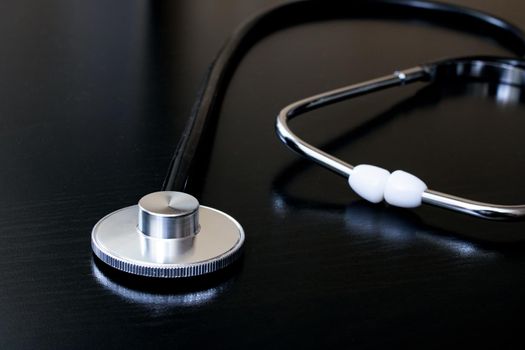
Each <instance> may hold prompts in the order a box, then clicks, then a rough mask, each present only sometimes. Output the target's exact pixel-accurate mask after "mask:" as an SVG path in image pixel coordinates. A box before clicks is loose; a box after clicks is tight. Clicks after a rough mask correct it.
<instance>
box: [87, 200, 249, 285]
mask: <svg viewBox="0 0 525 350" xmlns="http://www.w3.org/2000/svg"><path fill="white" fill-rule="evenodd" d="M138 212H139V206H138V205H133V206H131V207H127V208H123V209H120V210H117V211H115V212H113V213H111V214H109V215H107V216H106V217H104V218H102V219H101V220H100V221H99V222H98V223H97V224H96V225H95V227H94V228H93V231H92V234H91V246H92V248H93V252H94V253H95V255H96V256H97V257H98V258H99V259H100V260H102V261H103V262H105V263H106V264H108V265H110V266H112V267H114V268H116V269H118V270H122V271H125V272H128V273H132V274H136V275H142V276H149V277H162V278H179V277H191V276H198V275H203V274H206V273H210V272H214V271H216V270H219V269H221V268H223V267H226V266H227V265H229V264H230V263H232V262H233V261H235V260H236V259H237V258H238V256H239V255H240V252H241V248H242V246H243V243H244V231H243V229H242V227H241V226H240V225H239V223H238V222H237V221H236V220H235V219H233V218H232V217H231V216H229V215H227V214H225V213H223V212H221V211H219V210H216V209H213V208H209V207H206V206H202V205H201V206H199V213H198V214H199V224H200V230H199V231H198V233H197V234H196V235H194V236H189V237H185V238H158V237H152V236H148V235H145V234H143V233H142V232H140V231H139V230H138V229H137V225H138Z"/></svg>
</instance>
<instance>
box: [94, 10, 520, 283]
mask: <svg viewBox="0 0 525 350" xmlns="http://www.w3.org/2000/svg"><path fill="white" fill-rule="evenodd" d="M334 17H373V18H407V17H408V18H418V19H422V20H425V21H430V22H435V23H438V24H444V25H447V26H455V27H459V28H460V29H462V30H466V31H472V32H478V33H484V34H485V35H488V36H490V37H491V38H493V39H496V40H497V41H498V42H499V43H501V44H503V45H504V46H505V47H507V48H509V49H510V50H511V51H513V52H514V53H515V54H516V55H517V56H518V57H521V56H522V55H523V54H525V37H524V36H523V34H522V33H521V31H520V30H519V29H517V28H516V27H514V26H513V25H511V24H509V23H507V22H506V21H504V20H502V19H499V18H496V17H494V16H492V15H489V14H486V13H483V12H480V11H476V10H472V9H468V8H464V7H459V6H452V5H446V4H441V3H436V2H426V1H411V0H409V1H403V0H377V1H366V2H358V3H354V2H339V1H333V2H327V1H323V2H322V1H318V0H303V1H295V2H291V3H288V4H284V5H281V6H278V7H275V8H272V9H270V10H269V11H266V12H264V13H262V14H261V15H259V16H257V17H255V18H254V19H252V20H250V21H248V22H247V23H245V24H244V25H243V26H241V27H240V28H239V29H237V30H236V31H235V32H234V33H233V35H232V36H231V37H230V39H229V41H228V42H227V43H226V45H225V46H224V47H223V48H222V50H221V51H220V53H219V54H218V56H217V57H216V59H215V61H214V63H213V64H212V65H211V67H210V69H209V71H208V74H207V75H206V79H205V81H204V84H203V85H202V88H201V90H200V91H199V95H198V98H197V100H196V102H195V105H194V108H193V110H192V113H191V115H190V118H189V120H188V123H187V126H186V128H185V130H184V132H183V135H182V137H181V139H180V142H179V144H178V146H177V148H176V151H175V155H174V157H173V159H172V162H171V164H170V169H169V172H168V175H167V177H166V180H165V181H164V184H163V187H162V190H161V191H159V192H154V193H150V194H148V195H146V196H144V197H142V198H141V199H140V201H139V203H138V204H137V205H133V206H129V207H126V208H123V209H120V210H117V211H115V212H112V213H110V214H108V215H107V216H105V217H104V218H102V219H101V220H100V221H99V222H98V223H97V224H96V225H95V227H94V228H93V231H92V236H91V245H92V249H93V252H94V254H95V255H96V256H97V257H98V258H99V259H100V260H101V261H102V262H104V263H106V264H107V265H109V266H111V267H113V268H115V269H117V270H121V271H124V272H127V273H130V274H134V275H141V276H148V277H160V278H180V277H192V276H198V275H204V274H207V273H211V272H215V271H217V270H220V269H222V268H224V267H226V266H228V265H230V264H231V263H233V262H234V261H235V260H237V259H238V258H239V256H240V255H241V253H242V247H243V244H244V240H245V235H244V230H243V228H242V227H241V225H240V224H239V223H238V222H237V221H236V220H235V219H234V218H232V217H231V216H229V215H228V214H226V213H224V212H222V211H219V210H217V209H213V208H210V207H207V206H203V205H200V204H199V202H198V200H197V199H196V198H195V197H193V196H191V195H189V194H187V193H184V190H185V189H186V186H187V183H188V181H189V180H191V177H192V174H193V173H194V172H195V171H196V170H197V169H198V163H197V162H196V159H201V158H204V159H205V158H206V154H207V152H206V151H207V147H209V144H207V142H206V140H207V139H209V138H207V136H209V135H210V133H211V132H212V131H213V126H214V124H215V123H216V119H217V115H218V113H217V107H218V105H219V103H220V101H221V98H222V96H223V94H224V91H225V89H226V88H227V84H228V80H229V78H230V77H231V75H232V72H233V71H234V70H235V67H236V66H237V64H238V62H239V61H240V59H241V58H242V55H243V54H244V53H245V52H246V51H247V50H248V49H249V48H250V47H251V46H252V45H253V44H254V43H255V42H256V41H257V40H258V39H259V38H261V37H263V36H265V35H266V34H268V33H270V32H272V31H275V30H277V29H279V28H281V27H285V26H289V25H291V24H294V23H298V22H303V21H310V20H312V19H324V18H334ZM465 78H468V79H471V78H472V79H481V80H485V81H486V80H488V81H492V82H497V83H499V84H506V85H510V86H523V85H524V84H525V62H524V61H522V60H520V59H519V58H500V57H466V58H452V59H447V60H441V61H438V62H434V63H429V64H424V65H420V66H417V67H413V68H409V69H403V70H399V71H396V72H394V73H393V74H392V75H389V76H385V77H380V78H377V79H373V80H369V81H365V82H362V83H357V84H353V85H350V86H346V87H342V88H339V89H336V90H331V91H328V92H324V93H321V94H318V95H315V96H311V97H307V98H305V99H302V100H300V101H297V102H294V103H292V104H290V105H289V106H287V107H285V108H284V109H283V110H282V111H281V112H280V113H279V115H278V117H277V123H276V130H277V134H278V136H279V137H280V139H281V140H282V141H283V142H284V143H285V144H286V145H287V146H288V147H289V148H291V149H292V150H294V151H295V152H297V153H299V154H300V155H302V156H304V157H306V158H308V159H310V160H312V161H314V162H316V163H318V164H320V165H322V166H323V167H325V168H327V169H329V170H331V171H333V172H335V173H336V174H339V175H341V176H344V177H345V178H347V179H348V182H349V185H350V187H351V188H352V189H353V190H354V191H355V192H356V193H357V194H358V195H360V196H361V197H363V198H364V199H366V200H368V201H370V202H373V203H378V202H381V201H383V200H385V201H386V202H387V203H389V204H390V205H393V206H398V207H404V208H413V207H417V206H419V205H421V204H422V203H426V204H431V205H434V206H438V207H442V208H446V209H450V210H453V211H456V212H461V213H465V214H469V215H474V216H477V217H481V218H485V219H495V220H509V219H519V218H522V217H524V216H525V205H512V206H510V205H496V204H490V203H483V202H476V201H472V200H469V199H465V198H460V197H456V196H453V195H450V194H445V193H441V192H437V191H434V190H430V189H428V188H427V185H426V184H425V183H424V182H423V181H422V180H420V179H419V178H417V177H416V176H414V175H412V174H410V173H408V172H405V171H402V170H397V171H394V172H392V173H390V172H389V171H387V170H385V169H382V168H380V167H377V166H373V165H368V164H361V165H357V166H355V167H354V166H352V165H350V164H348V163H346V162H344V161H343V160H341V159H338V158H336V157H334V156H332V155H330V154H328V153H325V152H323V151H322V150H320V149H318V148H316V147H314V146H313V145H311V144H309V143H307V142H306V141H304V140H303V139H301V138H300V137H298V136H297V135H296V134H294V133H293V132H292V131H291V129H290V127H289V125H288V121H289V120H290V119H292V118H295V117H297V116H299V115H302V114H304V113H307V112H309V111H312V110H314V109H317V108H321V107H324V106H327V105H329V104H333V103H336V102H339V101H342V100H346V99H350V98H354V97H357V96H361V95H365V94H369V93H373V92H376V91H379V90H382V89H387V88H390V87H394V86H400V85H405V84H410V83H413V82H421V81H424V82H435V81H439V80H443V79H445V80H448V81H450V80H452V81H453V80H454V79H465Z"/></svg>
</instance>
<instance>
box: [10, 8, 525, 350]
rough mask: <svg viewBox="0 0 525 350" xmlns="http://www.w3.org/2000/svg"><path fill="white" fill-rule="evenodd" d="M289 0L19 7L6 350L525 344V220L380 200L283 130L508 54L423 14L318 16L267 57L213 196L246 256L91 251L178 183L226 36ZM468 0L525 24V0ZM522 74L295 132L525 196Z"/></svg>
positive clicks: (234, 99) (494, 192) (449, 184)
mask: <svg viewBox="0 0 525 350" xmlns="http://www.w3.org/2000/svg"><path fill="white" fill-rule="evenodd" d="M279 2H280V1H268V0H265V1H258V0H249V1H248V0H237V1H234V0H228V1H221V2H218V1H214V0H199V1H191V0H185V1H176V2H175V1H174V2H159V1H155V2H153V1H152V2H146V1H133V0H126V1H124V0H121V1H106V0H92V1H71V0H62V1H60V0H51V1H46V2H43V1H17V2H15V1H10V2H7V1H4V2H2V3H1V4H0V50H1V54H0V77H1V78H0V126H1V127H0V132H1V137H0V143H1V147H0V160H1V164H2V166H1V167H0V181H1V182H0V198H1V201H0V348H2V349H8V348H26V349H35V348H50V349H58V348H65V349H74V348H124V347H132V348H160V346H161V345H167V346H170V347H173V348H188V347H190V346H191V347H204V346H206V347H211V346H213V347H214V348H248V347H250V348H251V347H264V348H270V347H279V348H284V347H298V346H301V347H304V348H316V347H327V346H339V347H356V348H378V347H384V346H389V347H398V346H407V345H412V346H420V347H425V348H442V347H444V346H449V347H458V346H464V347H474V346H475V347H477V348H485V347H498V348H501V347H503V348H523V347H524V346H525V341H524V338H523V334H524V323H523V315H524V313H525V301H524V299H523V296H524V293H525V273H524V271H525V270H524V269H525V246H524V245H523V244H522V241H521V239H522V238H523V237H525V233H524V228H525V223H520V222H517V223H499V222H488V221H483V220H479V219H474V218H470V217H466V216H462V215H458V214H454V213H450V212H447V211H444V210H440V209H437V208H430V207H422V208H419V209H415V210H399V209H394V208H390V207H388V206H386V205H369V204H366V203H364V202H363V201H362V200H359V199H358V197H357V196H356V195H355V194H353V193H352V191H351V190H349V189H348V185H347V184H346V181H345V180H344V179H343V178H340V177H338V176H336V175H334V174H332V173H330V172H328V171H326V170H324V169H322V168H320V167H318V166H315V165H312V164H311V163H309V162H307V161H304V160H301V159H299V157H298V156H297V155H295V154H293V153H292V152H290V151H289V150H288V149H286V148H285V147H284V146H283V145H282V144H281V143H280V142H279V140H278V139H277V137H276V136H275V132H274V120H275V116H276V114H277V112H278V111H279V110H280V109H281V108H282V107H284V106H285V105H287V104H288V103H290V102H292V101H294V100H297V99H300V98H302V97H305V96H309V95H311V94H315V93H318V92H322V91H324V90H327V89H332V88H335V87H339V86H343V85H347V84H350V83H353V82H359V81H362V80H367V79H370V78H374V77H377V76H381V75H384V74H388V73H391V72H392V71H394V70H396V69H400V68H407V67H411V66H413V65H416V64H419V63H421V62H428V61H433V60H436V59H438V58H443V57H449V56H461V55H470V54H495V55H505V54H509V53H508V52H507V51H506V50H505V49H503V48H502V47H500V46H499V45H497V44H496V43H495V42H492V41H490V40H487V39H485V38H483V37H479V36H474V35H470V34H465V33H462V32H460V31H456V30H452V29H446V28H440V27H436V26H431V25H428V24H425V23H420V22H417V21H409V22H407V21H405V22H399V21H377V20H364V19H362V20H354V21H348V20H333V21H326V22H318V23H310V24H304V25H300V26H296V27H292V28H289V29H286V30H282V31H279V32H277V33H275V34H272V35H270V36H269V37H267V38H264V39H263V40H262V41H260V42H259V43H258V44H257V45H256V46H255V47H253V48H252V49H251V50H250V52H249V53H247V55H246V57H245V59H244V60H243V61H242V63H241V64H240V66H239V68H238V69H237V71H236V73H235V75H234V77H233V79H232V81H231V83H230V86H229V89H228V92H227V94H226V96H225V100H224V103H223V104H222V109H221V115H220V123H219V126H218V129H217V133H216V135H215V139H214V140H213V142H214V144H213V151H212V153H211V158H210V163H209V166H208V167H206V168H205V171H204V172H203V173H201V174H200V175H199V179H200V182H199V185H198V186H195V187H194V192H193V194H195V195H196V196H197V197H198V199H199V200H200V202H201V203H202V204H205V205H209V206H212V207H216V208H218V209H221V210H223V211H225V212H227V213H229V214H231V215H232V216H234V217H235V218H237V219H238V220H239V221H240V223H241V224H242V225H243V227H244V229H245V232H246V246H245V253H244V255H243V257H242V259H241V261H240V262H239V263H237V264H235V265H233V266H232V267H231V268H229V269H227V270H226V271H224V272H222V273H219V274H215V275H213V276H211V277H210V278H201V279H196V280H191V281H180V280H179V281H174V282H166V281H164V282H162V281H161V282H159V281H155V280H150V279H143V278H130V277H128V276H126V275H125V274H122V273H117V272H115V271H113V270H112V269H110V268H108V267H105V266H103V264H102V263H100V262H98V261H97V260H96V259H95V258H94V257H93V255H92V252H91V247H90V234H91V228H92V227H93V225H94V224H95V223H96V222H97V221H98V220H99V219H100V218H101V217H103V216H104V215H106V214H107V213H109V212H111V211H113V210H116V209H118V208H121V207H124V206H128V205H132V204H134V203H136V202H137V201H138V199H139V198H140V197H141V196H142V195H144V194H147V193H149V192H152V191H156V190H158V189H159V188H160V186H161V184H162V181H163V178H164V176H165V173H166V171H167V168H168V164H169V161H170V158H171V155H172V152H173V150H174V147H175V145H176V144H177V141H178V138H179V136H180V134H181V131H182V128H183V126H184V123H185V121H186V118H187V116H188V115H189V111H190V109H191V105H192V103H193V100H194V97H195V95H196V92H197V89H198V85H199V83H200V80H201V79H202V77H203V75H204V72H205V70H206V67H207V65H208V64H209V62H211V60H212V59H213V57H214V55H215V53H216V52H217V50H218V49H219V48H220V46H221V44H222V43H223V41H224V40H225V39H226V37H227V36H228V33H229V32H230V31H231V30H232V29H233V28H235V27H236V26H237V25H238V24H239V23H241V22H242V21H243V20H244V19H245V18H247V17H248V16H250V15H253V14H255V13H257V12H258V11H260V10H261V9H263V8H266V7H267V6H269V5H272V4H276V3H279ZM457 3H461V4H464V5H470V6H473V7H476V8H479V9H483V10H487V11H489V12H492V13H495V14H497V15H499V16H501V17H503V18H506V19H508V20H510V21H512V22H514V23H516V24H517V25H520V26H522V27H523V28H525V17H524V15H523V14H524V13H525V12H524V10H525V4H524V3H523V2H522V1H520V0H506V1H491V2H489V1H482V0H477V1H474V0H469V1H467V0H463V1H461V2H460V1H457ZM509 89H510V90H509ZM516 89H517V88H514V90H512V88H509V87H508V86H506V87H505V86H489V85H488V84H487V83H483V82H477V83H476V82H474V83H468V84H464V85H459V86H452V87H451V86H441V87H439V86H438V87H435V86H434V87H433V86H430V87H429V86H425V85H415V86H407V87H404V88H399V89H396V90H390V91H385V92H382V93H380V94H377V95H372V96H366V97H362V98H360V99H357V100H354V101H350V102H345V103H342V104H340V105H336V106H332V107H329V108H327V109H323V110H319V111H317V112H315V113H312V114H311V115H310V116H305V117H304V118H303V120H301V121H299V120H298V121H296V122H294V124H293V127H294V129H295V130H297V131H298V132H300V133H301V135H304V137H305V138H306V139H307V140H309V141H311V142H313V143H314V144H316V145H319V146H322V147H323V149H325V150H327V151H330V152H331V153H333V154H336V155H338V156H340V157H342V158H344V159H345V160H348V161H349V162H350V163H352V164H359V163H370V164H376V165H380V166H383V167H385V168H388V169H391V170H394V169H404V170H407V171H410V172H413V173H415V174H417V175H418V176H420V177H421V178H423V179H424V180H425V181H426V182H427V184H428V185H429V187H431V188H433V189H437V190H440V191H444V192H450V193H454V194H457V195H462V196H467V197H471V198H473V199H478V200H485V201H491V202H496V203H514V204H518V203H520V202H522V201H523V198H525V187H524V186H523V185H522V184H523V178H524V176H525V166H524V165H523V157H524V156H525V147H524V146H525V141H524V138H523V130H525V119H524V118H523V112H524V111H525V109H524V105H523V103H522V101H521V100H520V98H519V94H520V93H521V91H520V90H519V89H517V91H516ZM516 96H518V97H516Z"/></svg>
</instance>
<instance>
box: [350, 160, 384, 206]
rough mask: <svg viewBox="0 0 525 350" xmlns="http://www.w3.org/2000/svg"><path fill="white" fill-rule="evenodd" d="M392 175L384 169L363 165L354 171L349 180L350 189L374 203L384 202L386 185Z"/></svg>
mask: <svg viewBox="0 0 525 350" xmlns="http://www.w3.org/2000/svg"><path fill="white" fill-rule="evenodd" d="M389 176H390V173H389V172H388V170H385V169H383V168H380V167H377V166H374V165H368V164H361V165H358V166H356V167H355V168H354V169H353V170H352V175H350V177H349V178H348V183H349V184H350V187H352V189H353V190H354V191H355V192H356V193H357V194H358V195H360V196H361V197H363V198H364V199H366V200H367V201H369V202H372V203H379V202H381V201H382V200H383V193H384V190H385V185H386V182H387V179H388V177H389Z"/></svg>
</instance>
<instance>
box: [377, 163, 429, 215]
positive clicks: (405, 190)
mask: <svg viewBox="0 0 525 350" xmlns="http://www.w3.org/2000/svg"><path fill="white" fill-rule="evenodd" d="M426 189H427V185H425V183H424V182H423V181H421V180H420V179H419V178H417V177H416V176H414V175H412V174H409V173H407V172H404V171H402V170H396V171H394V172H393V173H392V174H391V175H390V176H389V177H388V180H387V182H386V185H385V192H384V195H385V201H386V202H387V203H389V204H391V205H395V206H397V207H402V208H415V207H418V206H420V205H421V198H422V195H423V192H425V190H426Z"/></svg>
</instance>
